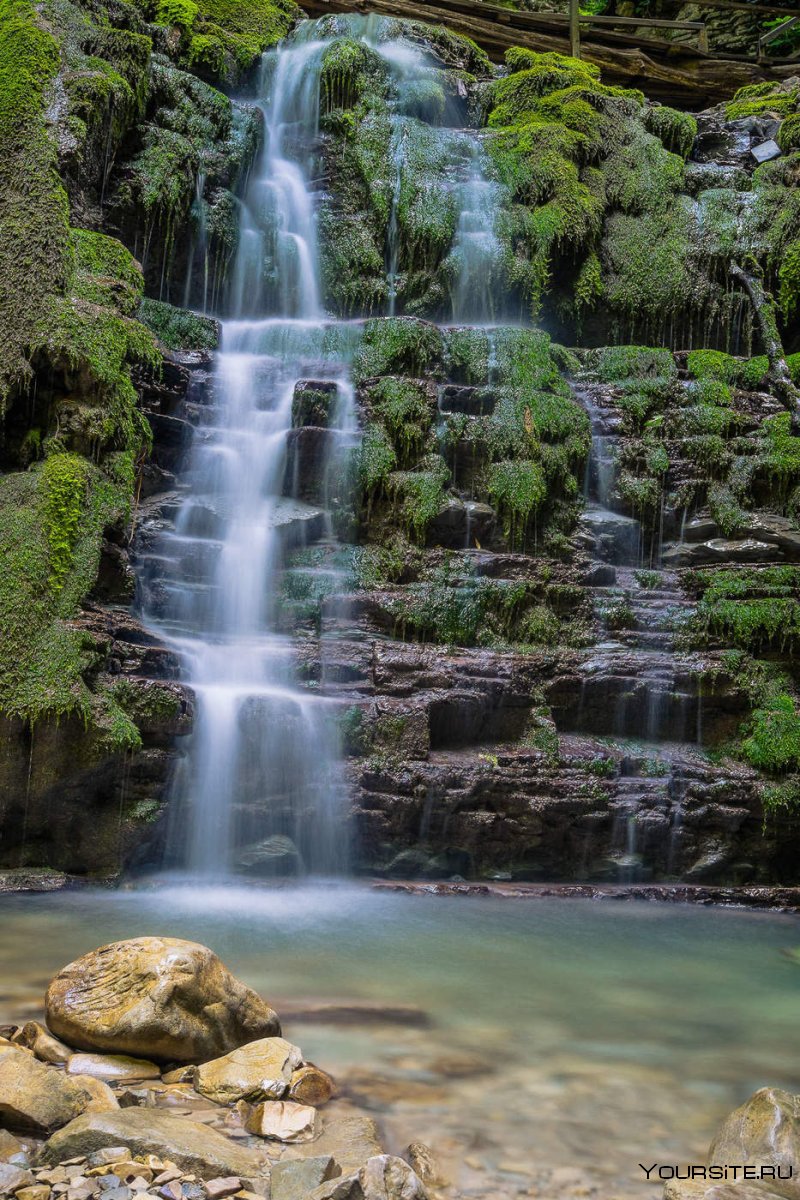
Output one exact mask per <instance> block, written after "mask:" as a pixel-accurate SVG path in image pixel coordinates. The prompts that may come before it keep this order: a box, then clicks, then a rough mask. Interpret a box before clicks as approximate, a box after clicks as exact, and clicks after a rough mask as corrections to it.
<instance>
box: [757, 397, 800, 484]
mask: <svg viewBox="0 0 800 1200" xmlns="http://www.w3.org/2000/svg"><path fill="white" fill-rule="evenodd" d="M760 432H761V444H760V448H759V453H758V469H759V471H760V472H761V473H762V474H763V475H765V476H766V477H767V479H769V481H770V483H771V484H772V485H773V486H775V487H776V488H777V489H778V490H779V491H780V493H781V494H782V495H784V496H785V495H786V494H787V493H788V491H789V489H790V488H791V487H793V486H794V484H795V483H796V482H797V481H798V479H800V438H797V437H795V436H794V434H793V432H792V418H791V414H790V413H777V414H776V415H775V416H774V417H767V419H766V420H765V421H763V422H762V424H761V430H760Z"/></svg>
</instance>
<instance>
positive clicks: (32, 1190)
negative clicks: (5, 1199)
mask: <svg viewBox="0 0 800 1200" xmlns="http://www.w3.org/2000/svg"><path fill="white" fill-rule="evenodd" d="M15 1195H16V1197H17V1200H47V1198H48V1196H49V1195H50V1188H49V1187H48V1186H47V1184H46V1183H32V1184H30V1186H29V1187H24V1188H20V1189H19V1191H18V1192H16V1193H15Z"/></svg>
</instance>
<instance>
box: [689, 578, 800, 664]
mask: <svg viewBox="0 0 800 1200" xmlns="http://www.w3.org/2000/svg"><path fill="white" fill-rule="evenodd" d="M688 582H689V585H690V587H691V588H692V589H693V590H696V591H699V592H700V593H701V599H700V601H699V604H698V608H697V624H698V628H699V630H700V631H701V633H702V634H703V636H712V637H714V638H718V639H719V640H720V641H722V642H724V643H725V644H727V645H729V646H736V647H738V648H739V649H742V650H747V651H750V652H751V653H757V652H761V651H763V650H765V649H767V648H770V647H771V648H775V649H780V650H788V651H790V652H794V651H795V650H796V649H797V648H798V647H799V646H800V602H799V601H798V595H800V568H798V567H794V566H788V565H787V566H780V567H761V568H757V567H753V568H727V569H717V570H701V571H695V572H692V573H691V575H690V576H689V579H688Z"/></svg>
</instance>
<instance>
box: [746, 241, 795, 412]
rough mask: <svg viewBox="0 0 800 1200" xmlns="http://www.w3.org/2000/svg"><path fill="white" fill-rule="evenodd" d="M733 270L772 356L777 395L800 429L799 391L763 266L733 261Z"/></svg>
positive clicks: (772, 378) (771, 378)
mask: <svg viewBox="0 0 800 1200" xmlns="http://www.w3.org/2000/svg"><path fill="white" fill-rule="evenodd" d="M730 273H731V275H732V276H733V278H734V279H736V280H737V281H738V282H739V283H741V285H742V287H743V288H744V290H745V291H746V292H747V295H748V297H749V298H750V303H751V304H752V306H753V312H754V313H755V316H756V320H757V321H758V328H759V332H760V333H761V340H762V342H763V344H764V352H765V354H766V356H767V358H768V359H769V372H768V378H769V382H770V384H771V386H772V390H773V392H774V393H775V395H776V396H777V398H778V399H779V400H780V401H781V403H782V404H783V405H785V407H786V408H788V410H789V412H790V413H791V414H792V425H793V427H795V429H798V428H800V390H798V388H797V387H795V385H794V383H793V381H792V376H791V372H790V371H789V365H788V363H787V362H786V354H785V351H784V349H783V342H782V341H781V335H780V333H779V332H778V322H777V320H776V319H775V301H774V300H773V299H772V297H771V296H770V294H769V292H768V291H767V290H766V288H765V287H764V283H763V274H762V272H761V268H760V267H759V266H758V264H757V263H754V262H750V263H748V266H747V270H745V268H744V267H742V266H740V265H739V263H737V262H732V263H731V266H730Z"/></svg>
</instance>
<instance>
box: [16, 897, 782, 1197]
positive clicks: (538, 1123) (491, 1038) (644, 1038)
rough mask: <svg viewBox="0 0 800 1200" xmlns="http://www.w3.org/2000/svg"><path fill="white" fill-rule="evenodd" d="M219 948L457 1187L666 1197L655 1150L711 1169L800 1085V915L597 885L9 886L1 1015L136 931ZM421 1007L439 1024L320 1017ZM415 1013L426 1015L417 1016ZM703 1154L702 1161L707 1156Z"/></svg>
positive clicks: (27, 1005) (344, 1081) (391, 1133)
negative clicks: (509, 888) (778, 1089)
mask: <svg viewBox="0 0 800 1200" xmlns="http://www.w3.org/2000/svg"><path fill="white" fill-rule="evenodd" d="M143 934H163V935H171V936H178V937H186V938H190V939H193V940H196V941H200V942H204V943H205V944H207V945H209V946H211V947H212V948H213V949H214V950H216V951H217V953H218V954H220V955H221V957H222V958H223V959H224V960H225V961H226V963H227V964H228V965H229V966H230V967H231V969H232V970H234V971H235V972H236V973H237V974H238V975H240V976H241V977H242V978H243V979H244V980H245V981H246V982H247V983H249V984H251V985H252V986H253V987H255V988H257V989H258V990H259V991H260V992H261V993H262V994H263V995H264V996H265V997H266V998H267V999H268V1000H269V1001H270V1003H272V1004H273V1006H274V1007H275V1008H276V1009H277V1010H278V1012H279V1013H280V1012H281V1009H282V1008H283V1009H284V1014H286V1013H288V1014H289V1015H288V1017H287V1016H285V1019H284V1031H285V1033H286V1035H287V1036H288V1037H290V1038H291V1039H292V1040H294V1041H296V1042H297V1043H298V1044H299V1045H301V1046H302V1048H303V1050H304V1051H305V1053H306V1055H307V1057H309V1058H312V1059H314V1060H315V1061H317V1062H319V1063H320V1065H323V1066H325V1067H327V1068H329V1069H330V1070H331V1071H332V1073H333V1074H334V1075H336V1077H337V1079H338V1081H339V1083H340V1085H341V1086H342V1087H343V1089H344V1091H345V1093H346V1094H348V1095H349V1096H351V1097H352V1098H353V1100H354V1101H355V1102H356V1103H358V1104H359V1105H361V1106H362V1107H366V1108H368V1109H369V1110H370V1111H372V1112H373V1113H374V1115H375V1116H376V1117H377V1119H378V1120H379V1121H380V1122H381V1123H382V1124H383V1126H384V1130H385V1133H386V1138H387V1141H388V1143H389V1144H390V1145H391V1147H392V1148H393V1149H395V1150H399V1149H402V1147H403V1146H404V1145H406V1144H407V1143H408V1142H409V1141H412V1140H422V1141H425V1142H427V1143H428V1144H429V1145H431V1146H432V1147H433V1149H434V1150H435V1151H436V1153H437V1154H438V1156H439V1157H440V1159H441V1160H442V1162H443V1164H444V1166H445V1169H446V1173H447V1174H448V1175H449V1177H450V1179H451V1180H452V1182H453V1184H454V1187H455V1188H456V1189H457V1191H458V1193H459V1194H463V1195H467V1196H474V1197H481V1200H489V1198H491V1197H512V1196H540V1197H542V1198H545V1197H548V1198H552V1197H556V1196H558V1197H560V1196H570V1195H574V1196H587V1195H590V1196H591V1195H595V1196H602V1197H605V1198H608V1200H611V1198H612V1197H613V1198H617V1197H627V1196H631V1197H633V1196H642V1195H643V1194H650V1192H652V1194H653V1195H657V1194H658V1192H657V1189H656V1187H655V1185H649V1188H648V1185H647V1184H646V1183H645V1182H644V1177H643V1174H642V1172H641V1170H640V1169H639V1167H638V1164H639V1163H640V1162H642V1163H647V1164H652V1163H653V1162H656V1161H658V1162H662V1163H674V1162H682V1163H683V1162H687V1161H689V1162H698V1161H702V1155H703V1152H704V1150H705V1148H706V1146H707V1144H708V1141H709V1138H710V1135H711V1133H712V1132H713V1129H714V1127H715V1125H716V1124H717V1122H718V1121H719V1119H720V1117H721V1116H723V1115H724V1113H725V1112H726V1111H728V1110H729V1109H730V1108H732V1107H734V1106H735V1105H736V1104H738V1103H739V1102H740V1101H742V1100H743V1099H745V1098H746V1097H747V1096H748V1095H749V1094H750V1093H751V1092H752V1091H754V1090H755V1089H756V1088H757V1087H760V1086H762V1085H764V1084H767V1083H770V1084H776V1085H780V1086H784V1087H787V1088H789V1089H790V1090H800V1048H798V1046H797V1023H798V1015H799V1014H800V966H798V965H796V964H795V963H793V962H792V961H791V960H790V959H789V958H787V957H786V955H785V954H784V953H783V951H785V950H786V949H789V948H792V947H793V946H795V945H800V926H798V924H797V922H796V920H795V919H794V918H789V917H782V916H775V915H761V914H757V913H752V912H748V913H744V912H738V911H734V910H724V909H701V908H692V907H677V906H669V905H646V904H630V903H626V904H619V903H613V902H603V903H597V902H594V903H593V902H591V901H580V900H536V901H520V900H502V899H493V898H478V897H469V898H467V897H457V898H438V897H425V896H410V895H401V894H393V893H391V892H385V891H372V890H370V889H369V888H367V887H363V888H359V887H336V888H322V887H320V888H292V889H286V890H280V889H271V890H267V889H258V888H217V889H210V888H202V889H201V888H198V889H192V888H190V887H169V888H159V889H154V890H145V891H120V892H107V891H103V892H99V891H98V892H91V891H86V892H76V893H66V894H64V893H62V894H58V895H49V896H48V895H43V896H12V897H3V898H2V899H0V1022H3V1021H12V1020H19V1018H21V1017H29V1016H33V1015H41V1007H42V1001H41V996H42V993H43V989H44V987H45V985H46V983H47V981H48V979H49V978H50V976H51V975H52V974H53V973H54V972H55V971H56V970H57V969H58V968H59V967H60V966H61V965H63V964H64V963H66V962H67V961H69V960H70V959H72V958H74V957H75V956H77V955H79V954H81V953H83V952H85V951H86V950H89V949H91V948H92V947H94V946H97V945H101V944H102V943H104V942H109V941H114V940H116V939H119V938H123V937H130V936H135V935H143ZM342 1001H348V1002H353V1001H359V1002H362V1003H363V1002H369V1003H370V1004H373V1005H378V1006H383V1005H393V1006H398V1005H411V1006H415V1007H416V1008H417V1009H421V1010H422V1012H423V1013H424V1014H425V1016H426V1018H427V1021H426V1022H423V1021H422V1020H421V1016H420V1015H418V1016H417V1019H416V1020H414V1019H409V1020H404V1019H402V1014H395V1016H394V1019H387V1020H385V1021H384V1020H376V1019H375V1014H372V1019H370V1020H363V1021H361V1020H356V1021H355V1022H350V1023H342V1021H341V1015H340V1016H339V1018H337V1019H335V1020H328V1019H326V1018H325V1016H324V1014H320V1015H319V1016H317V1017H314V1016H313V1014H311V1015H310V1014H309V1011H308V1009H309V1008H310V1007H311V1005H307V1007H306V1011H305V1013H302V1014H301V1013H299V1012H298V1014H297V1017H296V1018H294V1019H293V1018H292V1016H291V1012H292V1010H297V1009H298V1008H299V1007H300V1006H301V1005H302V1004H303V1003H305V1002H315V1003H319V1002H325V1003H329V1002H342ZM413 1015H414V1014H411V1016H412V1017H413ZM698 1156H700V1157H698Z"/></svg>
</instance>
